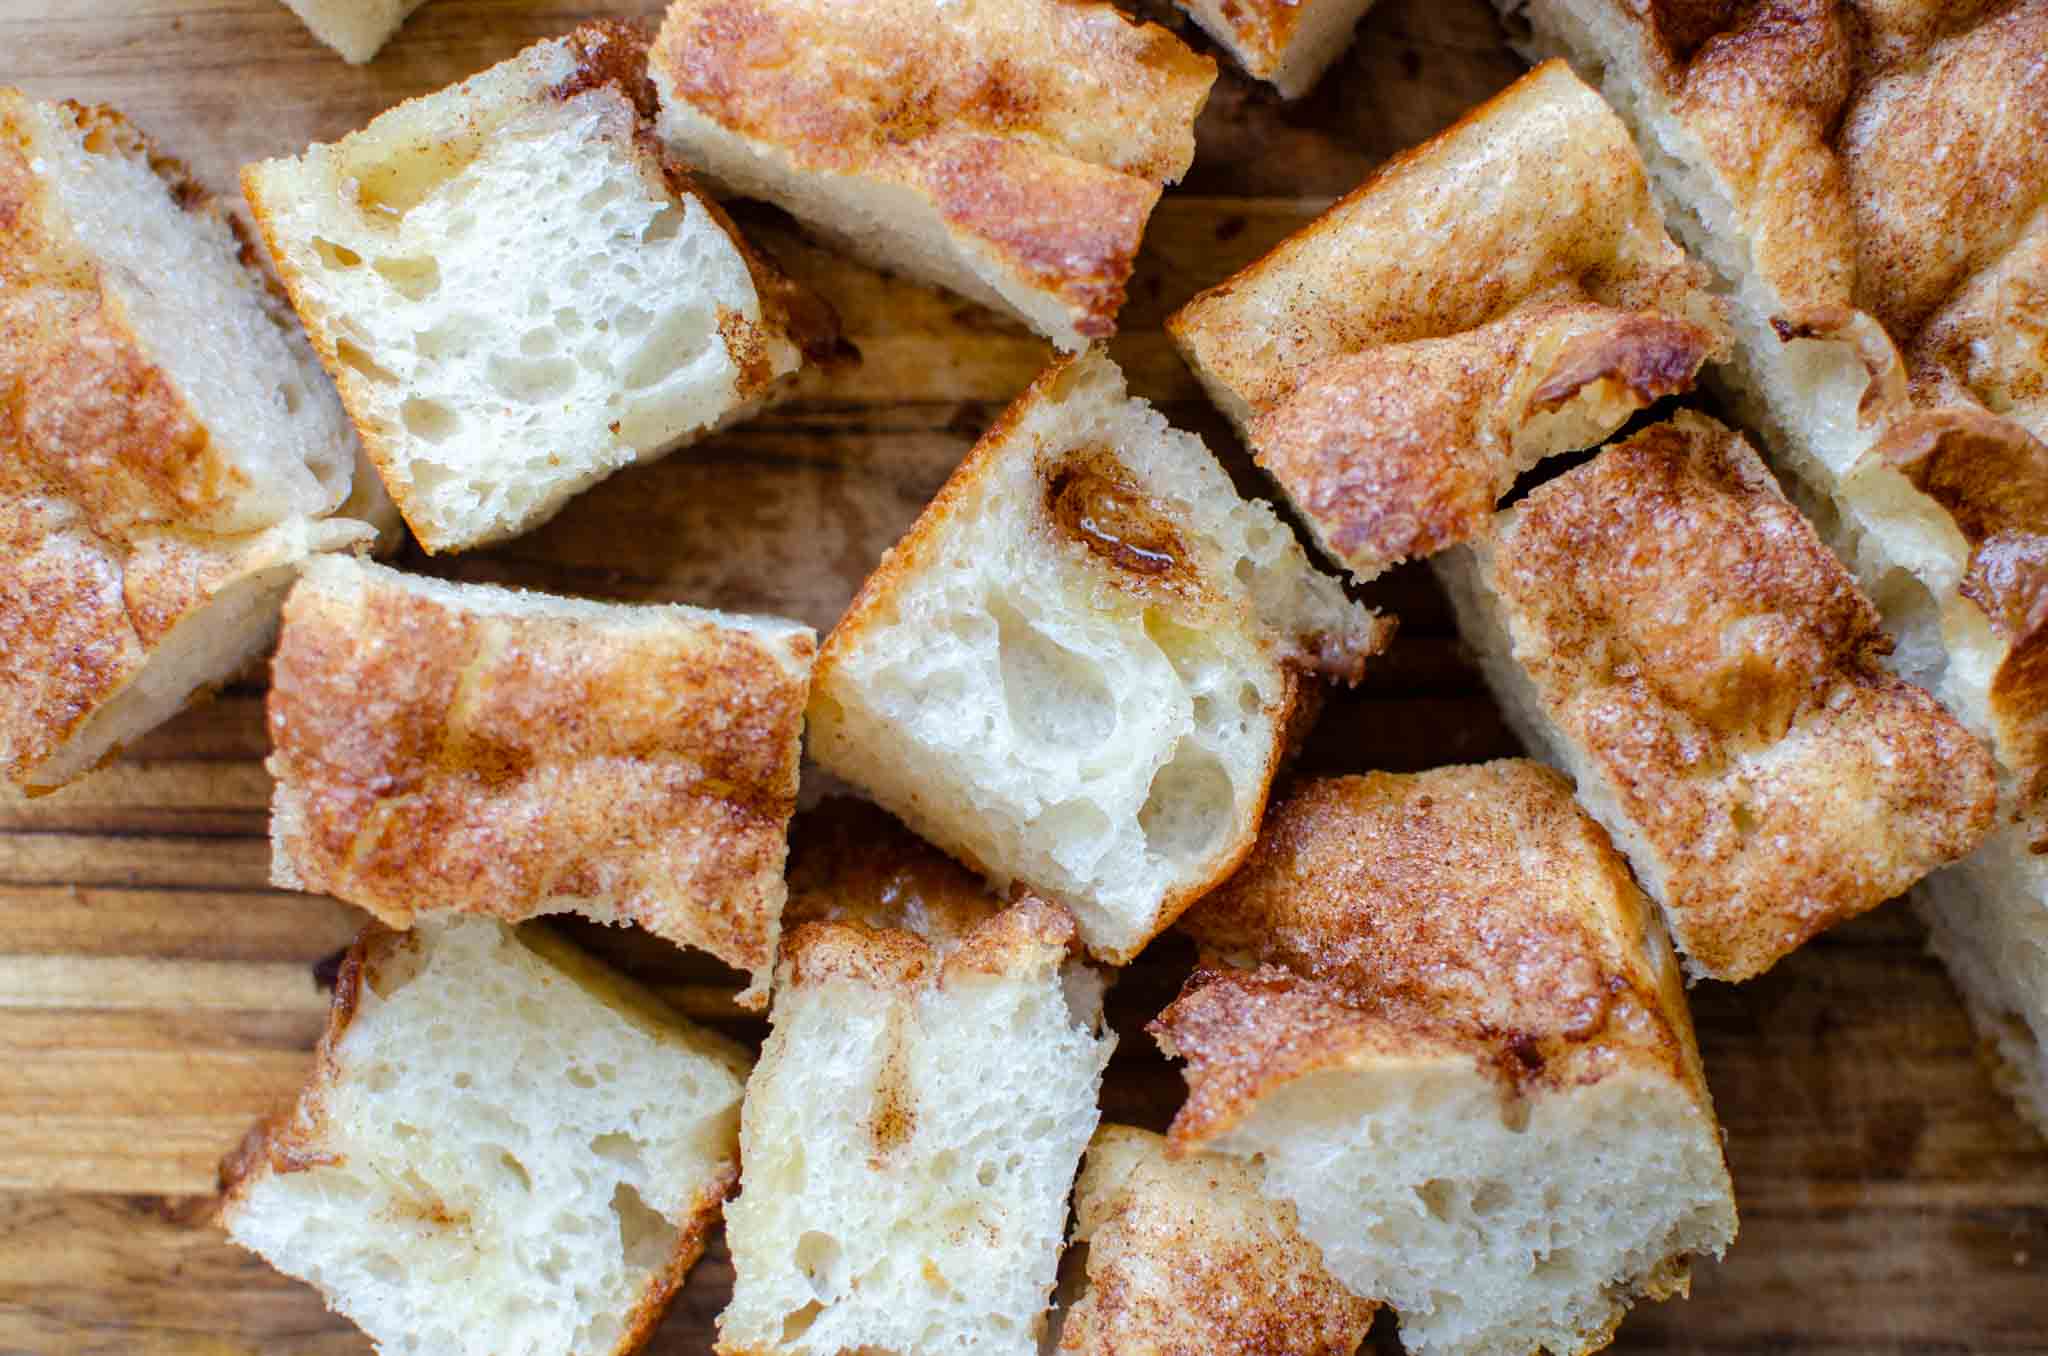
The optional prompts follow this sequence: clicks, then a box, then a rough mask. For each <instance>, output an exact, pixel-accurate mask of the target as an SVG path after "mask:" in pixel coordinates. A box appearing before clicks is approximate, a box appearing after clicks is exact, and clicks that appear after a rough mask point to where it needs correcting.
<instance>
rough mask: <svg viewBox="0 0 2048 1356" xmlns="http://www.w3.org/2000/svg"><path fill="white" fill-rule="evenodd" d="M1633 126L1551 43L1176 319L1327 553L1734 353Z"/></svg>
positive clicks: (1481, 487) (1340, 552)
mask: <svg viewBox="0 0 2048 1356" xmlns="http://www.w3.org/2000/svg"><path fill="white" fill-rule="evenodd" d="M1706 281H1707V277H1706V273H1705V271H1704V270H1703V269H1702V268H1700V267H1699V266H1698V265H1696V264H1694V263H1692V262H1691V261H1690V260H1688V259H1687V258H1686V257H1685V255H1684V253H1683V251H1681V250H1680V249H1679V248H1678V247H1677V246H1676V245H1674V244H1673V243H1672V242H1671V240H1670V238H1669V237H1668V236H1666V235H1665V233H1664V228H1663V224H1662V221H1661V218H1660V217H1659V215H1658V212H1657V209H1656V206H1655V204H1654V202H1653V201H1652V199H1651V196H1650V190H1649V184H1648V180H1647V178H1646V176H1645V174H1644V172H1643V167H1642V162H1641V160H1640V159H1639V158H1638V156H1637V154H1636V150H1635V147H1634V144H1633V143H1632V142H1631V141H1630V139H1629V136H1628V132H1627V130H1626V129H1625V128H1624V127H1623V126H1622V124H1621V122H1620V121H1619V120H1618V119H1617V118H1616V117H1615V116H1614V115H1613V113H1611V112H1610V111H1609V110H1608V108H1607V106H1606V105H1605V104H1604V103H1602V102H1601V100H1600V97H1599V96H1598V95H1597V94H1595V93H1594V92H1593V91H1592V90H1590V89H1588V88H1586V86H1585V85H1583V84H1581V83H1580V82H1579V81H1578V79H1577V78H1576V77H1574V76H1573V75H1572V74H1571V72H1570V71H1569V69H1567V68H1566V67H1565V66H1564V64H1563V63H1562V62H1552V63H1548V64H1546V65H1544V66H1542V67H1540V68H1539V69H1537V70H1536V71H1534V72H1532V73H1531V74H1529V75H1528V76H1525V77H1524V78H1523V79H1522V80H1520V81H1519V82H1517V83H1516V84H1515V85H1513V86H1511V87H1510V88H1509V89H1507V90H1506V91H1504V92H1503V93H1501V94H1499V95H1497V96H1496V97H1495V98H1494V99H1492V100H1491V101H1489V102H1488V103H1486V104H1484V105H1482V106H1481V107H1479V108H1477V109H1475V110H1473V111H1472V112H1471V113H1468V114H1467V115H1466V116H1465V117H1464V118H1463V119H1461V120H1460V121H1459V122H1458V123H1457V124H1456V125H1454V126H1453V127H1451V128H1449V129H1448V130H1446V131H1445V132H1443V133H1441V134H1439V135H1438V136H1436V137H1435V138H1433V139H1431V140H1430V141H1428V142H1425V143H1424V144H1423V145H1421V146H1419V147H1416V148H1415V149H1413V150H1411V151H1408V152H1407V153H1405V154H1403V155H1401V156H1399V157H1396V158H1395V159H1394V160H1393V161H1392V162H1390V163H1389V164H1388V165H1387V166H1385V167H1384V168H1382V169H1381V170H1380V171H1379V172H1378V173H1376V174H1375V175H1374V176H1373V177H1372V178H1371V179H1369V180H1367V181H1366V183H1365V184H1363V185H1362V186H1360V187H1359V188H1358V189H1357V190H1355V191H1354V192H1352V193H1351V194H1350V195H1349V196H1348V197H1346V198H1344V199H1343V200H1342V201H1341V202H1339V203H1338V204H1337V205H1336V206H1335V207H1333V208H1331V209H1330V210H1329V211H1328V212H1326V213H1324V214H1323V215H1322V216H1321V217H1319V218H1317V219H1316V220H1315V221H1314V222H1313V223H1311V224H1310V225H1309V226H1308V227H1307V228H1305V229H1304V230H1302V231H1300V232H1299V233H1297V234H1296V235H1294V236H1292V237H1290V238H1289V239H1288V240H1286V241H1285V242H1283V243H1282V244H1281V245H1280V246H1278V247H1277V248H1276V249H1274V250H1273V251H1272V252H1271V253H1269V254H1267V255H1266V256H1265V257H1264V258H1262V259H1260V260H1259V261H1257V262H1256V263H1254V264H1252V265H1251V266H1250V267H1248V268H1246V269H1245V270H1243V271H1242V272H1240V273H1238V274H1237V275H1236V276H1235V277H1233V278H1231V279H1229V280H1228V281H1227V282H1224V283H1222V284H1221V285H1219V286H1217V287H1214V288H1211V289H1210V290H1208V291H1206V292H1204V293H1202V294H1201V295H1199V296H1197V297H1196V298H1195V299H1194V300H1192V301H1190V302H1189V303H1188V304H1187V305H1186V306H1185V307H1183V308H1182V309H1181V310H1180V311H1179V312H1177V313H1176V314H1175V315H1174V316H1173V317H1172V319H1171V320H1170V321H1169V322H1168V327H1169V328H1170V329H1171V331H1172V333H1173V335H1174V338H1175V340H1176V342H1178V343H1179V345H1180V346H1181V349H1182V351H1183V352H1184V353H1186V354H1187V356H1188V358H1189V360H1190V362H1191V363H1193V365H1194V366H1195V368H1196V370H1197V372H1198V373H1200V375H1201V376H1202V379H1203V381H1204V383H1205V384H1206V385H1207V386H1208V387H1209V389H1210V391H1211V393H1212V394H1213V395H1215V396H1216V398H1217V400H1218V402H1219V403H1220V404H1221V405H1222V406H1223V407H1224V409H1225V410H1226V411H1227V412H1228V413H1230V414H1231V415H1232V416H1233V418H1235V419H1236V420H1237V421H1238V423H1239V424H1240V426H1241V427H1243V429H1244V431H1245V432H1246V434H1247V436H1248V439H1249V441H1250V442H1251V444H1252V449H1253V452H1254V455H1255V456H1256V457H1257V458H1258V459H1259V462H1260V464H1261V465H1263V466H1265V467H1266V468H1267V469H1268V470H1270V471H1272V472H1273V474H1274V475H1275V477H1276V478H1277V479H1278V480H1279V481H1280V483H1281V485H1282V486H1283V487H1284V488H1285V489H1286V490H1287V492H1288V494H1289V495H1290V496H1291V497H1292V498H1293V499H1294V501H1295V503H1296V504H1297V505H1298V506H1300V508H1301V509H1302V511H1303V514H1304V516H1305V517H1306V518H1308V520H1309V521H1310V523H1311V524H1312V525H1313V526H1314V527H1315V528H1316V530H1317V532H1318V534H1319V535H1320V536H1321V538H1322V540H1323V543H1324V545H1325V546H1326V547H1327V548H1328V549H1329V550H1330V552H1331V554H1332V555H1334V556H1335V557H1337V558H1338V559H1340V560H1342V561H1344V562H1345V563H1346V564H1347V565H1349V566H1350V567H1351V568H1352V569H1353V571H1354V572H1355V573H1358V574H1360V575H1362V576H1369V575H1371V574H1374V573H1377V572H1378V571H1379V570H1380V569H1382V568H1385V567H1386V566H1387V565H1390V564H1392V563H1394V562H1396V561H1399V560H1401V559H1403V558H1405V557H1407V556H1410V555H1426V554H1429V553H1432V552H1434V551H1436V550H1440V549H1442V548H1443V547H1445V546H1448V545H1451V544H1454V543H1455V542H1457V541H1460V540H1463V539H1464V538H1466V537H1468V536H1469V535H1470V534H1471V533H1472V532H1473V531H1475V530H1477V528H1478V527H1479V526H1480V524H1481V523H1482V522H1483V520H1484V515H1485V514H1486V513H1487V512H1488V511H1490V509H1491V508H1492V506H1493V503H1494V502H1495V501H1496V500H1497V499H1498V497H1499V496H1500V495H1501V494H1503V493H1505V492H1506V490H1507V488H1508V487H1509V486H1510V485H1511V484H1512V483H1513V480H1514V478H1515V476H1516V475H1517V474H1518V473H1519V472H1520V471H1522V470H1524V469H1526V468H1527V467H1528V466H1529V465H1533V464H1534V462H1535V461H1536V460H1538V459H1539V458H1541V457H1543V456H1546V455H1549V454H1551V453H1554V452H1561V451H1569V450H1574V449H1576V448H1579V447H1585V446H1590V445H1593V444H1596V443H1598V442H1599V441H1600V440H1601V439H1602V438H1604V437H1605V436H1606V435H1607V434H1608V433H1609V432H1611V431H1612V430H1613V429H1614V428H1616V427H1618V426H1619V425H1620V424H1621V423H1622V422H1623V421H1625V420H1626V418H1627V417H1628V415H1629V414H1630V413H1632V412H1633V411H1634V410H1636V409H1639V408H1642V407H1643V406H1645V405H1648V404H1650V403H1652V402H1653V401H1655V400H1657V399H1660V398H1662V397H1664V396H1666V395H1671V394H1673V393H1675V392H1678V391H1682V390H1684V389H1686V388H1688V387H1689V386H1690V385H1691V384H1692V380H1693V377H1694V374H1695V373H1696V372H1697V371H1698V370H1699V368H1700V365H1701V364H1702V363H1703V362H1705V361H1706V360H1707V359H1709V358H1712V357H1723V356H1725V355H1726V351H1727V344H1728V337H1727V330H1726V326H1725V323H1724V321H1723V319H1722V316H1721V312H1720V308H1719V305H1718V303H1717V302H1716V301H1714V299H1713V298H1711V297H1710V296H1709V295H1708V293H1707V290H1706Z"/></svg>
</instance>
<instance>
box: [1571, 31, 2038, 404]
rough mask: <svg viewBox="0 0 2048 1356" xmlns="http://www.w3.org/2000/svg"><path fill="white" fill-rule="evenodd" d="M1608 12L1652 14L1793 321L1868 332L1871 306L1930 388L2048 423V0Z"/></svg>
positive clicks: (1752, 243) (1929, 399)
mask: <svg viewBox="0 0 2048 1356" xmlns="http://www.w3.org/2000/svg"><path fill="white" fill-rule="evenodd" d="M1604 18H1605V19H1606V20H1607V21H1611V22H1613V23H1615V24H1618V25H1621V26H1623V27H1625V28H1627V29H1629V30H1631V31H1632V32H1633V33H1634V35H1635V37H1636V38H1637V39H1638V41H1639V46H1638V49H1637V50H1638V53H1639V55H1640V56H1641V57H1642V58H1643V60H1644V62H1645V63H1646V66H1647V71H1646V74H1647V76H1648V78H1649V79H1651V80H1652V81H1653V82H1654V84H1655V86H1656V87H1657V94H1658V95H1659V97H1660V98H1661V100H1663V101H1664V102H1665V103H1666V104H1667V105H1668V107H1669V109H1670V111H1671V112H1672V113H1673V115H1674V116H1675V117H1676V118H1677V119H1678V120H1679V121H1681V122H1682V123H1683V124H1684V126H1685V127H1686V129H1687V130H1688V131H1689V132H1691V133H1692V135H1693V136H1694V137H1696V138H1697V139H1698V142H1699V145H1700V148H1701V150H1702V151H1703V152H1704V154H1705V155H1706V157H1707V159H1708V160H1709V161H1710V162H1711V164H1712V167H1713V168H1714V170H1716V171H1717V172H1718V173H1719V175H1720V177H1721V179H1722V182H1723V184H1724V185H1725V187H1726V189H1727V191H1728V192H1729V194H1730V195H1731V196H1732V198H1733V203H1734V207H1735V212H1736V222H1735V225H1736V227H1737V229H1738V230H1739V232H1740V234H1741V236H1742V243H1743V245H1744V246H1745V247H1746V248H1747V250H1748V251H1749V253H1750V256H1751V258H1752V259H1753V260H1754V263H1755V266H1756V268H1757V270H1758V272H1759V273H1760V274H1761V276H1762V279H1763V281H1764V283H1765V284H1766V286H1767V287H1768V288H1769V289H1770V290H1771V291H1772V292H1773V293H1775V298H1776V305H1777V307H1778V308H1779V313H1778V314H1775V315H1772V316H1770V317H1768V318H1769V319H1770V320H1771V322H1772V324H1773V326H1774V327H1775V328H1776V329H1777V331H1778V333H1779V335H1780V336H1781V337H1783V338H1785V339H1788V340H1789V339H1792V338H1797V337H1815V336H1818V337H1830V338H1850V339H1856V340H1858V341H1859V346H1861V347H1865V348H1868V347H1870V346H1869V344H1868V343H1867V342H1865V341H1864V340H1863V337H1862V336H1858V335H1855V334H1852V333H1851V332H1850V326H1851V322H1852V320H1853V318H1854V317H1855V316H1856V315H1857V314H1858V312H1859V310H1860V311H1861V312H1862V313H1865V314H1868V315H1870V316H1873V317H1875V318H1876V319H1877V320H1878V321H1879V322H1881V324H1882V325H1883V327H1884V329H1885V331H1886V332H1887V335H1888V337H1889V339H1890V341H1891V344H1892V345H1895V346H1896V349H1897V350H1898V351H1899V352H1903V353H1905V354H1906V355H1907V357H1908V360H1909V362H1910V363H1911V365H1912V366H1913V367H1914V369H1915V377H1916V380H1915V387H1916V390H1915V395H1916V398H1917V400H1916V403H1918V404H1919V405H1920V406H1921V407H1922V408H1941V407H1942V406H1944V405H1946V404H1949V403H1952V402H1954V401H1957V400H1967V401H1969V402H1970V403H1973V404H1974V403H1981V404H1982V405H1983V406H1984V407H1985V408H1987V409H1989V410H1991V411H1992V412H1994V413H1997V414H2001V415H2012V416H2016V417H2019V418H2020V419H2021V422H2022V423H2027V424H2028V425H2029V426H2030V427H2031V428H2032V429H2033V432H2034V433H2035V435H2036V436H2037V437H2044V436H2048V412H2044V411H2043V410H2042V409H2041V405H2040V402H2041V399H2042V396H2041V391H2042V386H2043V383H2044V382H2048V349H2044V347H2043V345H2042V343H2041V340H2040V339H2039V338H2038V333H2039V330H2038V326H2037V325H2034V324H2033V323H2032V322H2030V321H2029V320H2027V319H2026V316H2027V313H2028V307H2027V304H2026V298H2027V293H2028V292H2029V290H2032V291H2036V292H2038V291H2039V290H2041V289H2042V288H2043V287H2048V219H2044V217H2043V209H2044V207H2048V156H2044V155H2042V154H2041V152H2040V147H2041V146H2042V145H2043V144H2048V85H2044V82H2043V81H2042V80H2041V79H2040V78H2039V54H2040V52H2041V51H2042V50H2043V48H2044V47H2048V0H1739V2H1738V0H1715V2H1714V3H1692V2H1691V0H1687V2H1685V3H1677V2H1674V3H1659V4H1653V5H1650V6H1647V7H1646V8H1644V9H1641V10H1637V9H1635V8H1632V7H1629V6H1625V5H1621V4H1615V5H1613V6H1612V7H1611V9H1610V11H1609V12H1608V13H1607V14H1606V15H1605V16H1604ZM2013 321H2016V322H2017V324H2018V331H2019V333H2020V334H2022V335H2024V334H2025V332H2027V331H2029V330H2031V331H2032V332H2033V334H2034V335H2035V336H2036V337H2033V338H2031V339H2029V338H2025V337H2016V336H2015V335H2014V333H2013V332H2012V331H2011V330H2009V329H2008V328H2007V322H2013ZM2001 331H2003V332H2004V333H2003V335H2001ZM1867 361H1869V363H1870V365H1871V368H1872V371H1873V373H1880V372H1881V371H1882V369H1883V368H1884V367H1885V366H1886V365H1887V360H1886V359H1885V358H1883V357H1880V356H1878V355H1872V356H1871V357H1870V358H1868V359H1867ZM1890 362H1892V363H1894V364H1895V362H1896V359H1895V358H1892V359H1890ZM1944 384H1948V389H1946V390H1943V389H1942V388H1943V386H1944ZM1902 395H1903V393H1897V395H1895V396H1894V397H1893V399H1891V400H1889V401H1887V402H1886V403H1888V404H1892V405H1894V406H1895V407H1898V406H1900V405H1901V404H1902V402H1901V401H1900V400H1899V399H1898V397H1899V396H1902ZM2029 413H2031V414H2032V419H2031V421H2030V420H2029V418H2028V415H2029Z"/></svg>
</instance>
